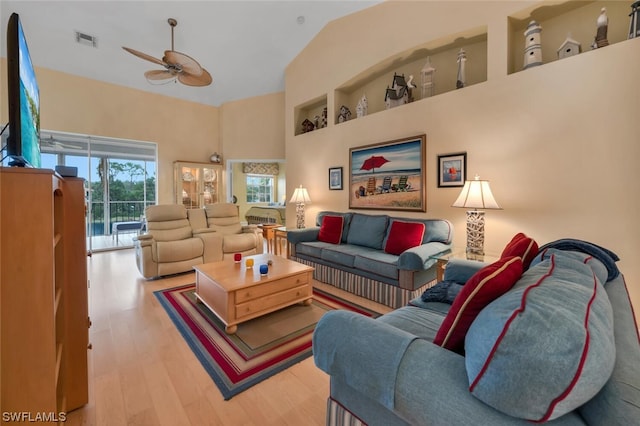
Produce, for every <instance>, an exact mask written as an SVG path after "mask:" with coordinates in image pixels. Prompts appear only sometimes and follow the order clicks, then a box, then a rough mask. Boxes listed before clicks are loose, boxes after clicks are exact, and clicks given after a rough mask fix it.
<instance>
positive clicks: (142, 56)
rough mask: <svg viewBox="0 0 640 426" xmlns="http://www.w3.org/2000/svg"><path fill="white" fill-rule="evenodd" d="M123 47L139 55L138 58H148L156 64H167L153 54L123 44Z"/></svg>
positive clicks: (164, 65)
mask: <svg viewBox="0 0 640 426" xmlns="http://www.w3.org/2000/svg"><path fill="white" fill-rule="evenodd" d="M122 48H123V49H124V50H126V51H127V52H129V53H131V54H132V55H135V56H137V57H138V58H142V59H145V60H147V61H149V62H153V63H154V64H158V65H162V66H163V67H166V66H167V64H166V63H164V62H162V61H161V60H160V59H157V58H154V57H153V56H151V55H147V54H146V53H142V52H139V51H137V50H134V49H131V48H129V47H124V46H122Z"/></svg>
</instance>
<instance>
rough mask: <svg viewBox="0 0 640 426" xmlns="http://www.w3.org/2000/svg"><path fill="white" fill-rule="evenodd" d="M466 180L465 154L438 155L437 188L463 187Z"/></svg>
mask: <svg viewBox="0 0 640 426" xmlns="http://www.w3.org/2000/svg"><path fill="white" fill-rule="evenodd" d="M466 179H467V153H466V152H459V153H456V154H444V155H438V188H446V187H450V186H464V181H465V180H466Z"/></svg>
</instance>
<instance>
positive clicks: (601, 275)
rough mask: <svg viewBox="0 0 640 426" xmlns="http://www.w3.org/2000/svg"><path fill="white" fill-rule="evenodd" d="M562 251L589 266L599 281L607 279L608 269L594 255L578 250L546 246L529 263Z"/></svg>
mask: <svg viewBox="0 0 640 426" xmlns="http://www.w3.org/2000/svg"><path fill="white" fill-rule="evenodd" d="M558 253H562V255H563V256H566V257H570V258H572V259H576V260H577V261H579V262H582V263H584V264H585V265H587V266H589V267H590V268H591V270H592V271H593V273H594V274H595V275H596V277H598V280H600V282H601V283H606V282H607V279H608V271H607V267H606V266H605V265H604V264H603V263H602V262H600V261H599V260H598V259H596V258H595V257H593V256H591V255H590V254H587V253H582V252H579V251H566V250H558V249H554V248H548V249H544V250H542V251H540V252H539V253H538V255H537V256H536V257H535V258H534V259H533V261H532V262H531V265H532V266H533V265H536V264H538V263H540V262H542V261H543V260H546V259H551V256H553V255H554V254H558Z"/></svg>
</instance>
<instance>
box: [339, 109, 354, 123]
mask: <svg viewBox="0 0 640 426" xmlns="http://www.w3.org/2000/svg"><path fill="white" fill-rule="evenodd" d="M350 118H351V111H349V108H347V107H346V106H344V105H342V106H341V107H340V114H339V115H338V123H344V122H345V121H348V120H349V119H350Z"/></svg>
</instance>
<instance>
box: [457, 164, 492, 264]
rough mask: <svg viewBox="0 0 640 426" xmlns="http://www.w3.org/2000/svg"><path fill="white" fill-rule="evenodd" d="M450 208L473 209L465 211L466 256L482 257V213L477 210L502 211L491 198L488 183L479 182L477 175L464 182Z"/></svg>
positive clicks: (486, 181) (484, 181)
mask: <svg viewBox="0 0 640 426" xmlns="http://www.w3.org/2000/svg"><path fill="white" fill-rule="evenodd" d="M452 207H465V208H469V209H473V210H467V254H471V255H483V254H484V211H479V210H478V209H502V208H501V207H500V206H499V205H498V203H497V202H496V200H495V198H493V194H492V193H491V188H490V187H489V181H488V180H480V176H478V175H476V176H475V178H474V179H473V180H468V181H466V182H465V183H464V187H463V188H462V192H460V195H459V196H458V199H457V200H456V201H455V202H454V203H453V205H452Z"/></svg>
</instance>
